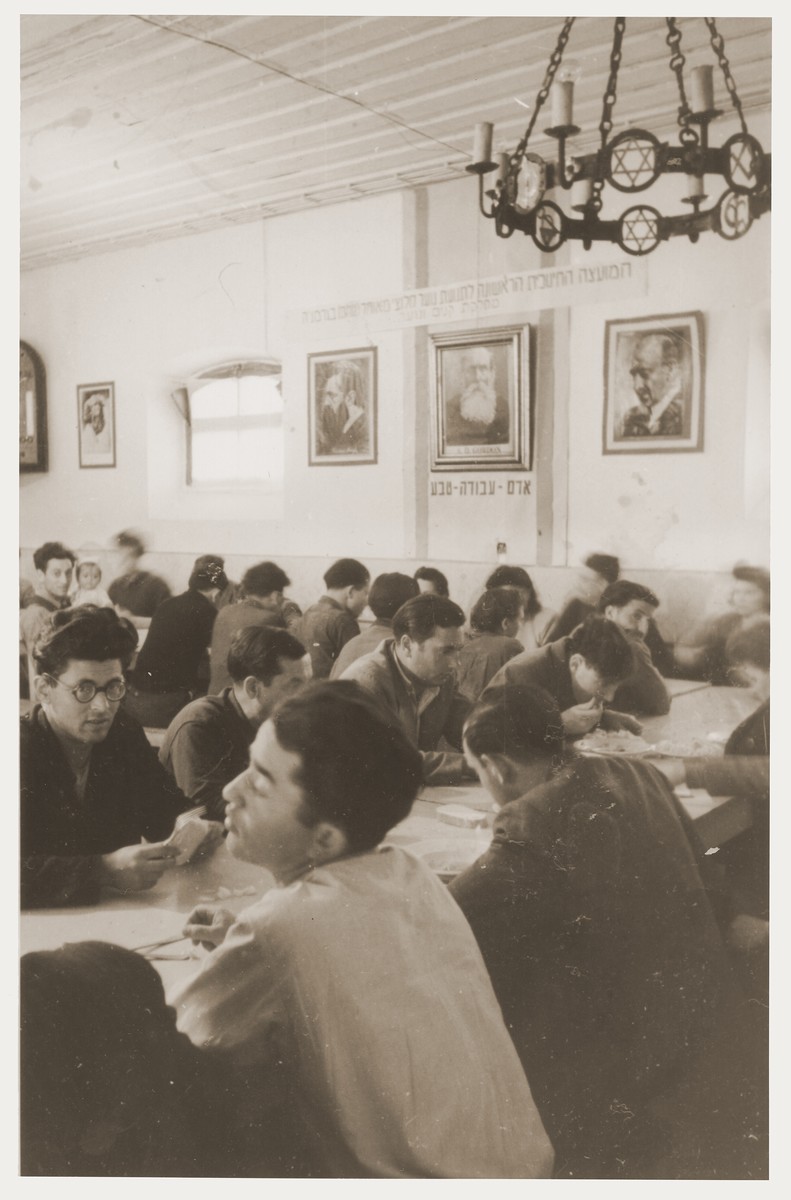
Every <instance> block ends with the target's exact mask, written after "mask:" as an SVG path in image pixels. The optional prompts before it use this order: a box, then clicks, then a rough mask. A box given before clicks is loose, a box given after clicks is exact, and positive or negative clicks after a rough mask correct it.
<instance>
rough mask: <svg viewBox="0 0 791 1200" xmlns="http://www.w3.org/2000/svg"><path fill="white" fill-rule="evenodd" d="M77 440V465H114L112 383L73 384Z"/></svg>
mask: <svg viewBox="0 0 791 1200" xmlns="http://www.w3.org/2000/svg"><path fill="white" fill-rule="evenodd" d="M77 439H78V442H79V447H80V467H84V468H92V467H114V466H115V384H114V383H81V384H79V385H78V387H77Z"/></svg>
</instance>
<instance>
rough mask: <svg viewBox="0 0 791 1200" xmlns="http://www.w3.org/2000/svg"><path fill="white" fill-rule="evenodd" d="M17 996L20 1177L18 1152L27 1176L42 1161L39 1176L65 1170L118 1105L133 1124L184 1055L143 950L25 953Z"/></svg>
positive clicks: (101, 946)
mask: <svg viewBox="0 0 791 1200" xmlns="http://www.w3.org/2000/svg"><path fill="white" fill-rule="evenodd" d="M20 997H21V1042H20V1051H21V1066H22V1071H21V1102H22V1104H21V1119H22V1153H23V1168H22V1169H23V1173H25V1174H26V1173H28V1171H26V1169H25V1163H24V1156H25V1155H29V1161H30V1170H29V1173H30V1174H39V1173H40V1172H41V1163H42V1160H43V1162H45V1163H47V1164H48V1169H46V1170H44V1172H43V1173H44V1174H50V1173H51V1174H53V1175H61V1174H63V1173H68V1169H69V1165H70V1164H69V1158H70V1156H72V1155H73V1153H74V1151H75V1150H76V1148H77V1143H78V1140H79V1137H80V1135H81V1134H83V1133H84V1132H85V1130H86V1129H88V1128H89V1127H90V1126H91V1124H93V1123H95V1122H97V1121H100V1120H101V1119H102V1117H106V1116H107V1114H108V1113H112V1112H117V1111H120V1109H119V1105H120V1104H122V1103H126V1104H127V1107H126V1108H125V1109H124V1111H125V1113H126V1114H127V1115H128V1116H129V1117H130V1119H132V1120H134V1121H137V1120H140V1119H141V1118H142V1117H144V1116H145V1113H146V1112H147V1111H151V1112H152V1113H153V1114H154V1115H155V1114H156V1113H157V1111H158V1110H159V1111H161V1110H162V1108H163V1107H164V1105H165V1104H167V1103H168V1101H169V1100H172V1094H173V1091H174V1087H173V1082H174V1079H178V1078H179V1074H176V1072H179V1071H180V1069H183V1068H181V1064H182V1062H183V1063H184V1066H186V1064H187V1062H188V1061H189V1060H190V1058H191V1055H189V1054H187V1055H186V1056H185V1051H184V1045H183V1040H184V1039H183V1037H182V1036H181V1035H180V1034H179V1033H178V1031H177V1029H176V1018H175V1013H174V1011H173V1009H172V1008H170V1007H169V1006H168V1004H167V1003H166V1001H165V993H164V989H163V986H162V980H161V979H160V977H159V975H158V974H157V972H156V970H155V969H154V967H153V966H152V964H151V963H150V962H147V961H146V960H145V959H144V958H143V957H142V955H140V954H135V953H134V952H133V951H131V950H127V949H124V948H123V947H121V946H115V945H112V944H110V943H107V942H76V943H75V942H72V943H67V944H66V945H65V946H62V947H60V949H57V950H37V951H33V952H31V953H28V954H25V955H23V957H22V960H21V963H20ZM175 1090H177V1091H178V1090H179V1089H178V1088H176V1089H175ZM149 1137H150V1132H149ZM100 1161H101V1160H100V1159H99V1160H97V1162H100ZM36 1168H38V1169H36Z"/></svg>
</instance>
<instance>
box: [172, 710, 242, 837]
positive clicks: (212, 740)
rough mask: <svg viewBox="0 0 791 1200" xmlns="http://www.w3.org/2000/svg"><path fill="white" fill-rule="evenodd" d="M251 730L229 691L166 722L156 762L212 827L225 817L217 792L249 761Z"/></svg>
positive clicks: (219, 795)
mask: <svg viewBox="0 0 791 1200" xmlns="http://www.w3.org/2000/svg"><path fill="white" fill-rule="evenodd" d="M254 737H255V729H254V728H253V726H252V725H251V724H250V722H249V721H248V720H247V717H246V716H245V715H244V713H243V712H242V710H241V708H240V707H239V705H238V704H237V702H236V700H235V698H234V695H233V692H232V691H231V689H230V688H225V689H224V691H222V692H221V693H220V695H219V696H201V697H200V698H199V699H198V700H193V701H192V703H191V704H188V705H187V706H186V708H182V710H181V712H180V713H178V714H177V715H176V716H175V717H174V719H173V720H172V721H171V723H170V726H169V727H168V731H167V733H166V734H165V740H164V742H163V743H162V748H161V749H160V751H159V761H160V762H161V763H162V765H163V767H165V769H166V770H167V771H169V772H170V774H171V775H172V776H173V777H174V779H175V780H176V783H177V784H178V786H179V787H180V788H181V790H182V792H183V793H184V795H185V796H189V798H190V800H191V801H192V803H193V804H205V805H206V816H207V817H208V818H210V819H211V820H213V821H222V820H223V819H224V817H225V801H224V800H223V798H222V790H223V788H224V787H225V785H226V784H227V783H230V782H231V780H232V779H235V778H236V776H237V775H240V774H241V773H242V771H244V770H245V769H246V767H247V765H248V762H249V759H250V743H251V742H252V740H253V738H254Z"/></svg>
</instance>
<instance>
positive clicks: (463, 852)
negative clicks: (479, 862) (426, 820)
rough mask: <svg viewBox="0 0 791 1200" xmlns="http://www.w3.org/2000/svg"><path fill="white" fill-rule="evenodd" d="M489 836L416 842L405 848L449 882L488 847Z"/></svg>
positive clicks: (445, 881)
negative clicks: (449, 840) (461, 839)
mask: <svg viewBox="0 0 791 1200" xmlns="http://www.w3.org/2000/svg"><path fill="white" fill-rule="evenodd" d="M490 840H491V839H490V838H482V839H476V840H474V841H473V840H470V841H454V842H452V843H445V842H441V841H431V842H422V843H420V842H418V843H417V844H416V845H414V846H408V847H407V849H408V850H409V851H410V852H411V853H412V854H414V855H415V856H416V857H417V858H420V859H422V861H423V862H424V863H425V864H426V866H427V867H429V868H430V869H431V870H432V871H433V872H434V874H435V875H438V876H439V877H440V879H441V880H442V881H443V882H444V883H450V881H451V879H455V878H456V876H457V875H460V874H461V872H462V871H465V870H466V869H467V867H469V866H470V864H471V863H474V862H475V860H476V859H477V858H480V856H481V855H482V854H483V853H484V851H485V850H486V849H487V848H488V846H489V842H490Z"/></svg>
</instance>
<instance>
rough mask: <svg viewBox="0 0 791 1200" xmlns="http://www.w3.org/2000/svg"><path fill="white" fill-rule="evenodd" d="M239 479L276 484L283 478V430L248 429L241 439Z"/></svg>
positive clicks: (270, 428) (269, 428)
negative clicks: (259, 480)
mask: <svg viewBox="0 0 791 1200" xmlns="http://www.w3.org/2000/svg"><path fill="white" fill-rule="evenodd" d="M239 478H240V479H261V480H264V481H266V482H269V483H276V482H279V481H280V480H282V478H283V429H282V426H281V427H280V428H272V427H271V426H270V427H268V428H266V429H248V430H246V432H245V433H244V434H242V435H241V436H240V438H239Z"/></svg>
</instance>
